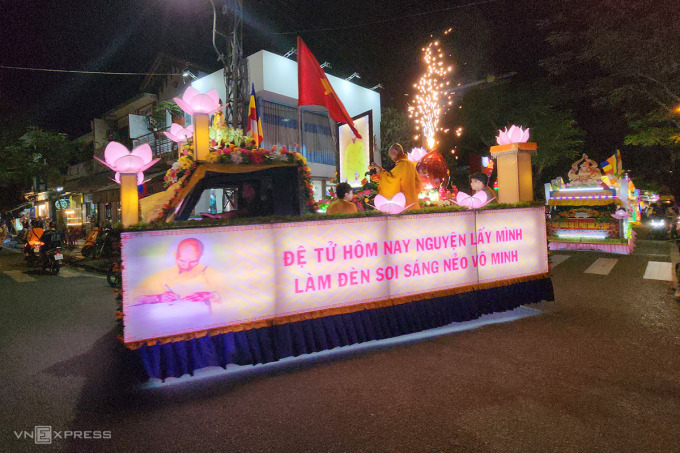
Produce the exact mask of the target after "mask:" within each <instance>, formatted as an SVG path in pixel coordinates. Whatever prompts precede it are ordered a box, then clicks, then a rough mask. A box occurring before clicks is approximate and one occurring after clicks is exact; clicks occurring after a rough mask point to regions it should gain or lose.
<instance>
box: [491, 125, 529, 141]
mask: <svg viewBox="0 0 680 453" xmlns="http://www.w3.org/2000/svg"><path fill="white" fill-rule="evenodd" d="M528 141H529V128H527V129H526V130H524V129H522V127H521V126H520V127H517V126H515V125H514V124H513V125H512V126H510V129H508V128H507V127H506V128H505V129H503V130H502V131H501V130H499V131H498V135H497V136H496V143H498V144H499V145H508V144H510V143H526V142H528Z"/></svg>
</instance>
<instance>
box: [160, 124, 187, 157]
mask: <svg viewBox="0 0 680 453" xmlns="http://www.w3.org/2000/svg"><path fill="white" fill-rule="evenodd" d="M163 133H164V134H165V136H166V137H168V138H169V139H170V140H172V141H173V142H175V143H177V151H178V156H177V157H181V156H182V148H183V147H184V144H185V143H186V142H188V141H189V139H190V138H191V137H193V136H194V125H193V124H192V125H190V126H189V127H182V126H180V125H179V124H177V123H172V125H171V126H170V132H168V131H165V132H163Z"/></svg>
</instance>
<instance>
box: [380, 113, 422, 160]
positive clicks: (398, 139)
mask: <svg viewBox="0 0 680 453" xmlns="http://www.w3.org/2000/svg"><path fill="white" fill-rule="evenodd" d="M411 128H412V127H411V125H410V124H409V122H408V117H407V116H406V114H405V113H402V112H400V111H399V110H397V109H394V108H391V107H387V108H384V109H382V111H381V112H380V158H381V159H382V166H383V167H384V168H385V169H387V170H390V169H392V168H393V167H394V162H392V159H390V156H389V154H388V153H387V152H388V151H389V149H390V146H392V145H393V144H395V143H400V144H401V146H403V147H404V151H406V152H408V151H409V150H410V149H411V148H413V146H414V140H413V136H412V135H411Z"/></svg>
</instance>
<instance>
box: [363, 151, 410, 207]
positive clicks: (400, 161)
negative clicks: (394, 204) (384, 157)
mask: <svg viewBox="0 0 680 453" xmlns="http://www.w3.org/2000/svg"><path fill="white" fill-rule="evenodd" d="M389 155H390V159H392V160H393V161H394V162H395V164H396V165H395V166H394V168H393V169H392V170H389V171H388V170H385V169H384V168H382V167H381V166H379V165H377V164H376V163H375V162H374V163H372V164H371V167H370V168H371V169H378V170H380V184H379V186H378V193H379V194H380V195H382V196H383V197H385V198H387V199H390V200H391V199H392V197H394V196H395V195H396V194H398V193H399V192H401V193H403V194H404V197H405V198H406V206H410V207H409V208H408V209H420V201H419V200H418V194H419V193H420V190H421V182H420V176H419V175H418V170H416V166H415V165H414V164H413V163H412V162H411V161H409V160H408V157H407V156H406V153H404V148H402V146H401V145H400V144H399V143H395V144H394V145H392V147H390V150H389Z"/></svg>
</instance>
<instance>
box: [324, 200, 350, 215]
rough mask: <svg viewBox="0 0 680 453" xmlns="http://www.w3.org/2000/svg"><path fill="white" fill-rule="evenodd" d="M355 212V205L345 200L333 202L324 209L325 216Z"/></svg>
mask: <svg viewBox="0 0 680 453" xmlns="http://www.w3.org/2000/svg"><path fill="white" fill-rule="evenodd" d="M355 212H357V205H355V204H354V203H351V202H349V201H345V200H335V201H334V202H333V203H331V204H330V205H329V206H328V208H327V209H326V214H353V213H355Z"/></svg>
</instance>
